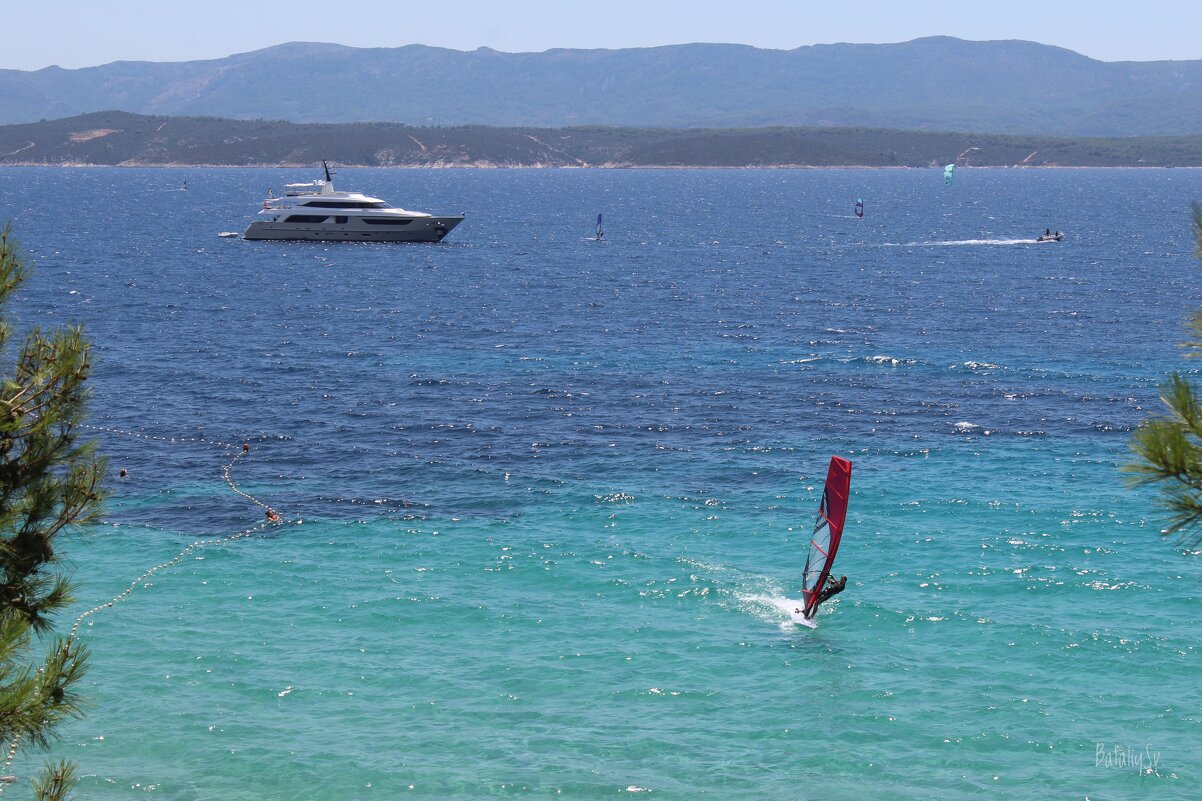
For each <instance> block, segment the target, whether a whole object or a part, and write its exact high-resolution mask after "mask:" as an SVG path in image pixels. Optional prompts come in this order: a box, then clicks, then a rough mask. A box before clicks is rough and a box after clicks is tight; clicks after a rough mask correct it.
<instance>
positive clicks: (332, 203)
mask: <svg viewBox="0 0 1202 801" xmlns="http://www.w3.org/2000/svg"><path fill="white" fill-rule="evenodd" d="M301 205H303V206H312V207H313V208H316V209H384V208H387V206H385V205H384V204H383V203H366V202H363V201H358V200H310V201H309V202H307V203H302V204H301Z"/></svg>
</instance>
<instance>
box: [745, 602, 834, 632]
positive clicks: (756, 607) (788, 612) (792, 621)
mask: <svg viewBox="0 0 1202 801" xmlns="http://www.w3.org/2000/svg"><path fill="white" fill-rule="evenodd" d="M737 597H738V599H739V602H740V603H741V604H742V606H743V608H744V609H746V610H747V611H748V612H751V614H753V615H755V616H756V617H758V618H760V619H761V620H764V621H766V622H769V623H779V624H780V627H781V628H782V629H784V630H786V631H788V630H791V629H793V628H794V627H795V626H805V627H806V628H810V629H813V628H817V627H818V624H817V623H815V622H814V621H813V620H807V619H806V618H805V616H804V615H802V613H801V609H802V608H803V607H804V606H805V603H804V602H803V601H800V600H798V599H796V598H786V597H784V596H783V595H738V596H737Z"/></svg>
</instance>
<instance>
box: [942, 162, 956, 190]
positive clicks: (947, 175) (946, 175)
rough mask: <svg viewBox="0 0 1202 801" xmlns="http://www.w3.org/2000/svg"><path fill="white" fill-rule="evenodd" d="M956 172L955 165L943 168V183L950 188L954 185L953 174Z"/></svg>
mask: <svg viewBox="0 0 1202 801" xmlns="http://www.w3.org/2000/svg"><path fill="white" fill-rule="evenodd" d="M955 171H956V165H955V164H949V165H947V166H946V167H944V168H943V182H944V183H945V184H947V185H948V186H951V185H952V173H954V172H955Z"/></svg>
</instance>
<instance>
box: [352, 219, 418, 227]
mask: <svg viewBox="0 0 1202 801" xmlns="http://www.w3.org/2000/svg"><path fill="white" fill-rule="evenodd" d="M359 219H361V220H363V222H365V223H367V224H368V225H408V224H409V223H411V222H413V220H398V219H396V218H394V217H360V218H359Z"/></svg>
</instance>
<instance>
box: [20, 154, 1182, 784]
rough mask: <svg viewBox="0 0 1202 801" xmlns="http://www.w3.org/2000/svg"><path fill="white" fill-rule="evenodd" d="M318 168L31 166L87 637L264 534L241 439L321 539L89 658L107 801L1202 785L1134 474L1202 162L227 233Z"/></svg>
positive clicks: (608, 187) (26, 182) (604, 201)
mask: <svg viewBox="0 0 1202 801" xmlns="http://www.w3.org/2000/svg"><path fill="white" fill-rule="evenodd" d="M311 177H313V176H311V175H310V174H308V172H307V171H303V170H223V169H207V170H199V169H189V170H182V169H181V170H166V169H132V168H130V169H50V168H45V169H32V168H31V169H14V168H7V169H0V219H8V220H11V221H12V223H13V226H14V231H15V233H16V235H17V236H18V238H19V239H20V240H21V241H22V244H23V246H24V249H25V252H26V253H28V254H29V255H30V257H31V258H32V260H33V261H34V263H35V271H34V273H33V276H32V278H31V279H30V281H29V282H28V284H27V286H26V288H25V289H24V290H23V292H22V294H21V297H20V299H19V302H18V303H17V305H16V307H15V308H14V311H15V312H17V314H18V316H19V318H20V321H21V323H22V324H37V325H42V326H54V325H60V324H63V323H67V322H80V323H83V324H84V325H85V327H86V330H87V332H88V334H89V336H90V337H91V338H92V340H93V341H94V343H95V347H96V352H97V358H96V360H95V362H96V371H95V376H94V381H93V384H94V393H95V394H94V397H93V401H92V407H91V408H92V422H93V424H94V425H95V426H96V429H95V430H94V433H95V434H96V435H97V437H98V439H99V441H100V444H101V447H102V450H103V451H104V452H105V453H106V454H107V455H108V457H109V459H110V463H111V468H112V470H111V473H112V475H111V478H112V481H111V488H112V492H113V497H112V500H111V501H110V503H109V506H108V510H107V513H106V515H105V522H104V524H103V525H101V526H97V527H95V528H94V529H93V530H91V531H90V532H88V534H87V536H86V537H84V538H81V539H78V540H75V541H73V542H72V544H71V545H70V548H69V555H70V556H71V557H72V560H73V564H74V567H75V569H76V577H77V579H78V580H79V582H80V584H81V589H80V610H81V611H82V610H83V609H85V608H89V607H91V606H93V605H95V604H96V603H99V602H103V601H105V600H107V599H108V598H111V597H112V596H114V595H116V594H117V593H118V592H120V591H121V590H122V589H124V588H125V587H126V586H128V584H129V582H130V581H131V580H132V579H133V578H134V577H135V576H137V575H139V574H140V573H141V572H142V571H143V570H145V569H147V568H149V567H151V566H153V565H155V564H159V563H161V562H165V561H167V560H168V559H171V558H172V557H174V556H175V555H176V554H177V553H179V551H180V550H182V549H183V548H184V547H185V546H187V545H188V544H189V543H191V542H193V541H194V540H195V539H196V538H198V537H221V536H225V535H229V534H232V533H235V532H238V531H242V530H245V529H247V528H249V527H253V526H255V525H256V524H258V523H259V522H260V521H261V520H262V511H261V510H260V509H259V508H258V507H255V506H253V505H251V504H249V503H247V502H246V501H245V500H243V499H242V498H240V497H238V496H237V495H235V494H234V493H232V492H230V490H229V488H228V487H227V486H226V484H225V483H224V482H223V480H222V478H221V468H222V465H223V464H225V463H227V462H228V461H229V460H230V458H232V456H233V455H234V453H235V452H236V449H235V448H233V447H223V445H231V446H232V445H240V444H241V443H242V442H247V443H249V444H250V445H251V447H252V450H251V453H250V454H249V455H248V456H247V457H245V458H244V459H242V460H240V461H239V463H238V464H237V465H236V466H235V467H234V469H233V478H234V480H235V481H236V482H237V483H238V484H239V486H240V487H241V488H242V489H243V490H244V491H246V492H248V493H250V494H252V495H253V496H255V497H257V498H259V499H261V500H263V501H264V502H265V503H269V504H271V505H272V506H273V507H274V508H277V509H279V510H280V511H281V514H282V515H283V516H284V518H285V521H286V522H285V524H284V525H282V526H280V527H276V528H272V529H271V530H270V531H269V532H267V533H264V534H262V535H256V536H254V537H250V538H247V539H243V540H240V541H237V542H235V543H230V544H227V545H218V546H212V547H209V548H206V549H203V551H201V552H200V556H201V557H202V558H192V557H189V558H187V559H185V561H184V562H183V563H182V564H181V565H180V566H177V567H174V568H171V569H169V570H164V571H162V572H160V573H158V574H156V575H155V576H154V577H152V578H151V579H149V580H148V581H147V582H146V583H145V584H144V585H143V586H140V587H139V589H138V590H137V591H136V592H135V593H134V594H133V596H132V597H131V598H130V599H129V600H128V601H126V602H125V603H123V604H121V605H119V606H116V607H114V608H112V609H109V610H105V611H104V612H102V613H100V614H98V615H97V616H96V617H95V618H94V623H92V624H91V625H88V626H87V627H86V628H85V629H84V632H85V634H84V636H85V637H86V638H87V641H88V643H89V645H90V646H91V648H92V649H93V652H94V658H93V665H92V669H91V671H90V673H89V674H88V677H87V683H88V686H87V692H88V694H89V695H90V696H91V698H92V702H91V705H90V707H89V712H88V716H87V717H86V718H85V719H84V720H82V721H80V722H78V723H76V724H73V725H72V726H71V727H70V729H69V731H67V733H66V735H67V736H66V737H65V739H64V741H63V743H62V744H61V746H60V747H59V748H58V749H57V752H59V753H62V754H65V755H67V756H70V757H71V758H72V759H75V760H76V761H77V762H78V763H79V767H80V773H81V774H82V775H83V776H84V779H83V781H82V783H81V784H82V786H81V793H82V794H83V795H85V796H86V797H89V798H96V799H108V798H112V799H118V798H120V799H126V798H141V797H146V796H148V795H149V796H150V797H157V798H163V799H172V800H174V799H202V798H214V797H223V798H234V799H238V798H245V799H284V798H289V799H290V798H293V797H304V798H314V799H331V800H333V799H347V798H368V797H378V798H389V799H391V798H397V797H409V796H412V797H422V798H431V799H451V798H463V799H468V798H479V797H487V796H508V797H519V798H524V797H529V798H542V797H549V796H558V797H565V798H581V799H592V798H598V797H602V796H608V795H617V794H629V795H635V796H639V795H644V794H645V795H647V796H648V797H651V798H672V799H675V798H681V799H684V798H695V797H699V796H703V797H711V798H720V799H817V798H823V799H860V798H863V797H865V796H866V795H868V796H871V797H882V798H916V799H917V798H922V799H948V800H949V801H951V800H952V799H969V798H982V799H984V798H990V799H992V798H998V797H1006V798H1032V797H1038V796H1041V795H1047V796H1048V797H1066V798H1085V797H1088V798H1090V799H1094V801H1097V799H1108V798H1128V797H1133V796H1135V795H1137V794H1139V795H1143V796H1146V797H1149V798H1157V799H1194V798H1197V797H1198V795H1199V793H1200V792H1202V767H1200V764H1202V735H1199V723H1200V722H1202V699H1200V698H1199V695H1198V693H1197V692H1196V691H1195V690H1194V689H1193V685H1194V684H1195V683H1196V681H1195V678H1196V675H1197V672H1198V669H1199V667H1200V663H1199V653H1198V646H1197V639H1198V637H1197V631H1198V630H1199V628H1198V627H1199V624H1200V623H1202V610H1200V609H1199V603H1198V598H1199V579H1200V578H1202V564H1200V562H1199V558H1200V557H1199V554H1197V553H1183V552H1182V551H1181V550H1180V549H1178V548H1175V547H1174V543H1173V542H1172V541H1169V540H1165V539H1163V538H1162V537H1160V536H1159V532H1160V530H1161V528H1162V526H1163V524H1164V522H1165V520H1164V517H1163V513H1161V512H1160V511H1159V510H1158V509H1157V508H1156V506H1155V494H1154V493H1153V492H1151V491H1147V490H1139V491H1137V490H1133V489H1132V488H1130V487H1129V486H1128V485H1126V484H1125V483H1124V480H1123V477H1122V474H1121V473H1120V472H1119V470H1118V468H1119V466H1120V465H1121V464H1122V463H1124V462H1126V461H1127V460H1128V458H1129V451H1128V443H1129V441H1130V436H1131V431H1132V430H1133V429H1134V427H1135V426H1137V425H1138V424H1139V422H1140V421H1141V420H1142V419H1144V418H1145V416H1146V415H1147V414H1148V413H1149V411H1152V410H1155V409H1156V408H1157V400H1156V385H1157V383H1158V382H1159V381H1160V380H1161V379H1162V378H1163V376H1164V374H1165V373H1166V372H1168V371H1169V370H1173V369H1184V368H1188V367H1190V364H1189V363H1187V361H1186V360H1185V358H1184V355H1183V352H1182V351H1181V349H1180V348H1179V347H1178V342H1179V340H1181V339H1182V338H1183V337H1184V330H1183V323H1184V321H1185V319H1186V317H1187V316H1188V315H1189V313H1191V312H1192V311H1193V310H1194V309H1196V308H1198V307H1199V306H1200V305H1202V266H1200V265H1199V264H1198V262H1197V260H1196V259H1195V257H1194V255H1193V249H1194V243H1193V240H1192V237H1191V234H1190V229H1189V214H1188V205H1189V202H1190V201H1191V200H1194V199H1202V172H1198V171H1195V170H1183V169H1179V170H1143V171H1135V170H980V169H977V170H972V169H966V170H960V171H959V172H958V174H957V176H956V183H955V185H954V186H952V187H945V186H944V185H943V182H942V172H941V171H939V170H898V171H887V170H876V171H872V170H865V171H858V170H830V171H819V170H814V171H810V170H806V171H738V170H734V171H726V170H715V171H631V170H504V171H472V170H462V171H461V170H443V171H418V170H371V169H355V170H351V169H348V170H346V171H345V172H344V174H343V175H341V176H339V179H338V181H339V185H340V187H341V188H353V189H358V190H362V191H365V192H367V193H368V194H373V195H377V196H379V197H383V198H386V199H389V200H391V201H393V202H395V203H397V204H399V205H403V206H405V207H407V208H415V209H422V210H426V211H432V212H460V211H466V212H467V215H468V216H467V220H466V221H465V222H464V223H463V224H462V225H461V226H460V227H458V228H457V229H456V230H455V231H454V232H453V233H452V234H451V236H450V237H449V238H448V239H447V240H446V241H445V242H444V243H442V244H440V245H410V246H398V245H368V244H352V245H346V244H332V245H324V244H313V243H267V242H264V243H252V242H242V241H240V240H224V239H218V238H217V237H216V234H217V232H219V231H223V230H242V229H243V228H244V227H245V225H246V223H247V222H248V221H249V219H250V218H251V216H252V215H253V213H254V212H255V210H256V209H257V207H258V204H259V202H260V200H261V198H262V197H263V195H264V192H265V189H266V187H267V186H269V185H271V186H274V187H275V188H276V189H277V190H278V189H279V187H280V185H281V184H283V183H285V182H288V181H295V180H308V179H310V178H311ZM185 179H186V180H187V181H188V187H189V188H188V190H187V191H178V189H177V188H178V187H179V186H180V184H181V182H182V181H183V180H185ZM857 197H862V198H864V200H865V203H866V215H865V219H863V220H856V219H854V217H853V216H852V206H853V204H854V202H855V199H856V198H857ZM598 212H603V213H604V214H605V220H606V238H605V241H603V242H594V241H590V237H591V235H592V230H593V224H594V221H595V219H596V214H597V213H598ZM1045 227H1052V228H1058V229H1060V230H1063V231H1065V232H1067V238H1066V240H1065V241H1064V242H1063V243H1060V244H1041V245H1034V244H1029V243H1023V242H1021V241H1019V240H1027V239H1030V238H1031V237H1033V236H1034V235H1035V234H1037V233H1039V232H1041V231H1043V229H1044V228H1045ZM832 453H838V454H842V455H844V456H846V457H847V458H850V459H852V460H853V462H854V463H855V467H854V471H853V495H852V499H851V505H850V514H849V518H848V527H847V533H846V536H845V539H844V544H843V548H842V550H841V553H840V558H839V564H838V568H839V572H845V573H847V575H848V576H849V578H850V580H849V583H848V590H847V591H846V592H845V593H844V594H843V595H841V596H840V597H839V599H838V600H837V601H836V602H833V603H831V604H829V605H828V606H827V607H826V608H825V611H824V613H823V614H822V615H820V616H819V625H818V627H817V628H816V629H813V630H810V629H802V628H797V627H795V626H792V625H790V624H789V623H788V615H787V610H788V608H789V600H788V599H790V598H796V597H797V595H798V591H799V586H798V585H799V580H800V569H801V563H802V561H803V559H804V550H805V547H806V544H807V542H808V532H809V527H810V525H811V523H812V519H813V515H814V511H815V509H816V506H817V501H818V495H819V494H820V490H821V481H822V478H823V476H824V475H825V470H826V463H827V460H828V459H829V457H830V455H831V454H832ZM118 468H124V469H126V470H128V472H129V475H128V477H127V478H126V479H124V480H118V479H117V478H116V470H117V469H118ZM68 625H69V622H68ZM1116 746H1120V747H1123V748H1129V749H1131V750H1132V751H1137V752H1139V753H1141V754H1144V753H1146V754H1148V755H1149V756H1148V757H1146V760H1147V761H1146V763H1145V765H1144V767H1145V770H1144V771H1143V772H1142V773H1141V771H1140V770H1139V769H1137V768H1136V767H1134V766H1130V765H1126V764H1122V765H1115V764H1107V760H1106V757H1108V756H1109V757H1111V762H1112V763H1113V761H1114V760H1113V756H1114V748H1115V747H1116ZM1152 754H1155V755H1157V756H1158V759H1159V761H1158V762H1157V763H1156V765H1155V768H1154V770H1152V771H1151V772H1149V771H1148V770H1146V768H1147V767H1148V766H1149V765H1150V763H1151V758H1152V757H1151V756H1150V755H1152ZM42 758H43V757H42V755H38V754H28V755H27V754H24V753H23V755H22V756H21V757H20V758H19V759H18V761H17V763H16V764H15V765H14V769H15V772H17V773H18V775H20V776H22V778H23V779H24V778H27V777H28V776H29V774H31V773H32V772H33V768H34V765H35V764H36V763H39V762H40V761H41V759H42ZM1119 761H1120V762H1121V761H1122V760H1119ZM10 792H12V791H10Z"/></svg>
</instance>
